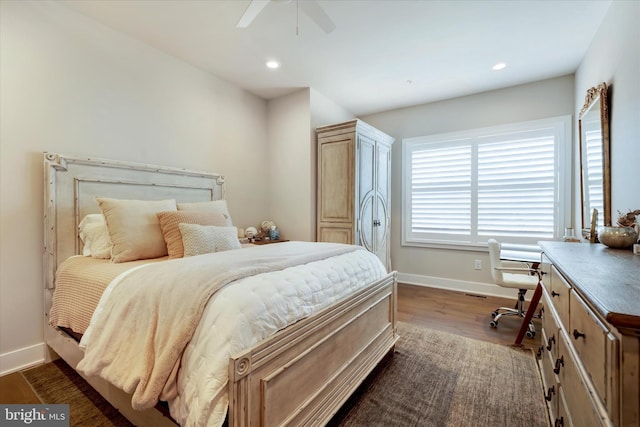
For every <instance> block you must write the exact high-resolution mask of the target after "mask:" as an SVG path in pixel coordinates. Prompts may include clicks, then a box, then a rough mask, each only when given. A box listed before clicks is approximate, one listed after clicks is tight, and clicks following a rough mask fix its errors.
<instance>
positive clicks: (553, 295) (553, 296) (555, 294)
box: [551, 291, 560, 298]
mask: <svg viewBox="0 0 640 427" xmlns="http://www.w3.org/2000/svg"><path fill="white" fill-rule="evenodd" d="M558 296H560V294H559V293H557V292H556V291H551V298H555V297H558Z"/></svg>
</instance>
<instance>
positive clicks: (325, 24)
mask: <svg viewBox="0 0 640 427" xmlns="http://www.w3.org/2000/svg"><path fill="white" fill-rule="evenodd" d="M299 1H300V3H299V4H300V7H301V8H302V11H303V12H304V13H305V14H306V15H307V16H308V17H309V18H311V19H312V20H313V22H315V23H316V24H317V25H318V27H320V28H322V29H323V30H324V32H325V33H327V34H329V33H330V32H332V31H333V30H335V29H336V24H334V23H333V21H332V20H331V18H329V15H327V14H326V12H325V11H324V10H323V9H322V7H320V5H319V4H318V2H317V1H315V0H299Z"/></svg>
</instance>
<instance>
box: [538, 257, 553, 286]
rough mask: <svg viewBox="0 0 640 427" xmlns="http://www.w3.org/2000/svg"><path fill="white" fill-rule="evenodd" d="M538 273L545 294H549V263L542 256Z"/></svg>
mask: <svg viewBox="0 0 640 427" xmlns="http://www.w3.org/2000/svg"><path fill="white" fill-rule="evenodd" d="M540 271H541V272H542V284H543V285H544V287H545V289H546V290H547V292H549V293H551V261H549V258H547V257H546V256H545V255H544V254H542V262H541V263H540Z"/></svg>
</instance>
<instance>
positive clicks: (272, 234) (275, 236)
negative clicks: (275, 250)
mask: <svg viewBox="0 0 640 427" xmlns="http://www.w3.org/2000/svg"><path fill="white" fill-rule="evenodd" d="M269 238H270V239H271V240H280V231H278V229H277V228H276V227H275V225H274V226H273V228H272V229H271V230H269Z"/></svg>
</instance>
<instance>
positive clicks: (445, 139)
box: [402, 116, 572, 250]
mask: <svg viewBox="0 0 640 427" xmlns="http://www.w3.org/2000/svg"><path fill="white" fill-rule="evenodd" d="M402 155H403V159H402V166H403V204H402V209H403V212H402V215H403V219H404V221H403V224H402V225H403V231H402V233H403V236H402V237H403V239H402V242H403V245H408V246H411V245H414V246H436V247H451V248H457V249H470V250H473V249H477V248H478V247H480V246H486V242H487V239H489V238H490V237H493V238H496V239H498V240H500V241H502V242H509V243H511V244H514V245H516V246H517V247H520V248H527V247H529V248H531V247H535V245H536V242H537V241H538V240H551V239H559V238H560V237H561V236H562V231H563V228H564V226H565V223H569V221H570V216H569V215H570V206H571V197H572V196H571V187H570V182H571V158H570V155H571V116H563V117H557V118H552V119H545V120H536V121H531V122H524V123H517V124H511V125H504V126H497V127H491V128H483V129H474V130H470V131H465V132H456V133H448V134H441V135H434V136H426V137H417V138H409V139H404V140H403V141H402ZM516 246H514V247H516Z"/></svg>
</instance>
